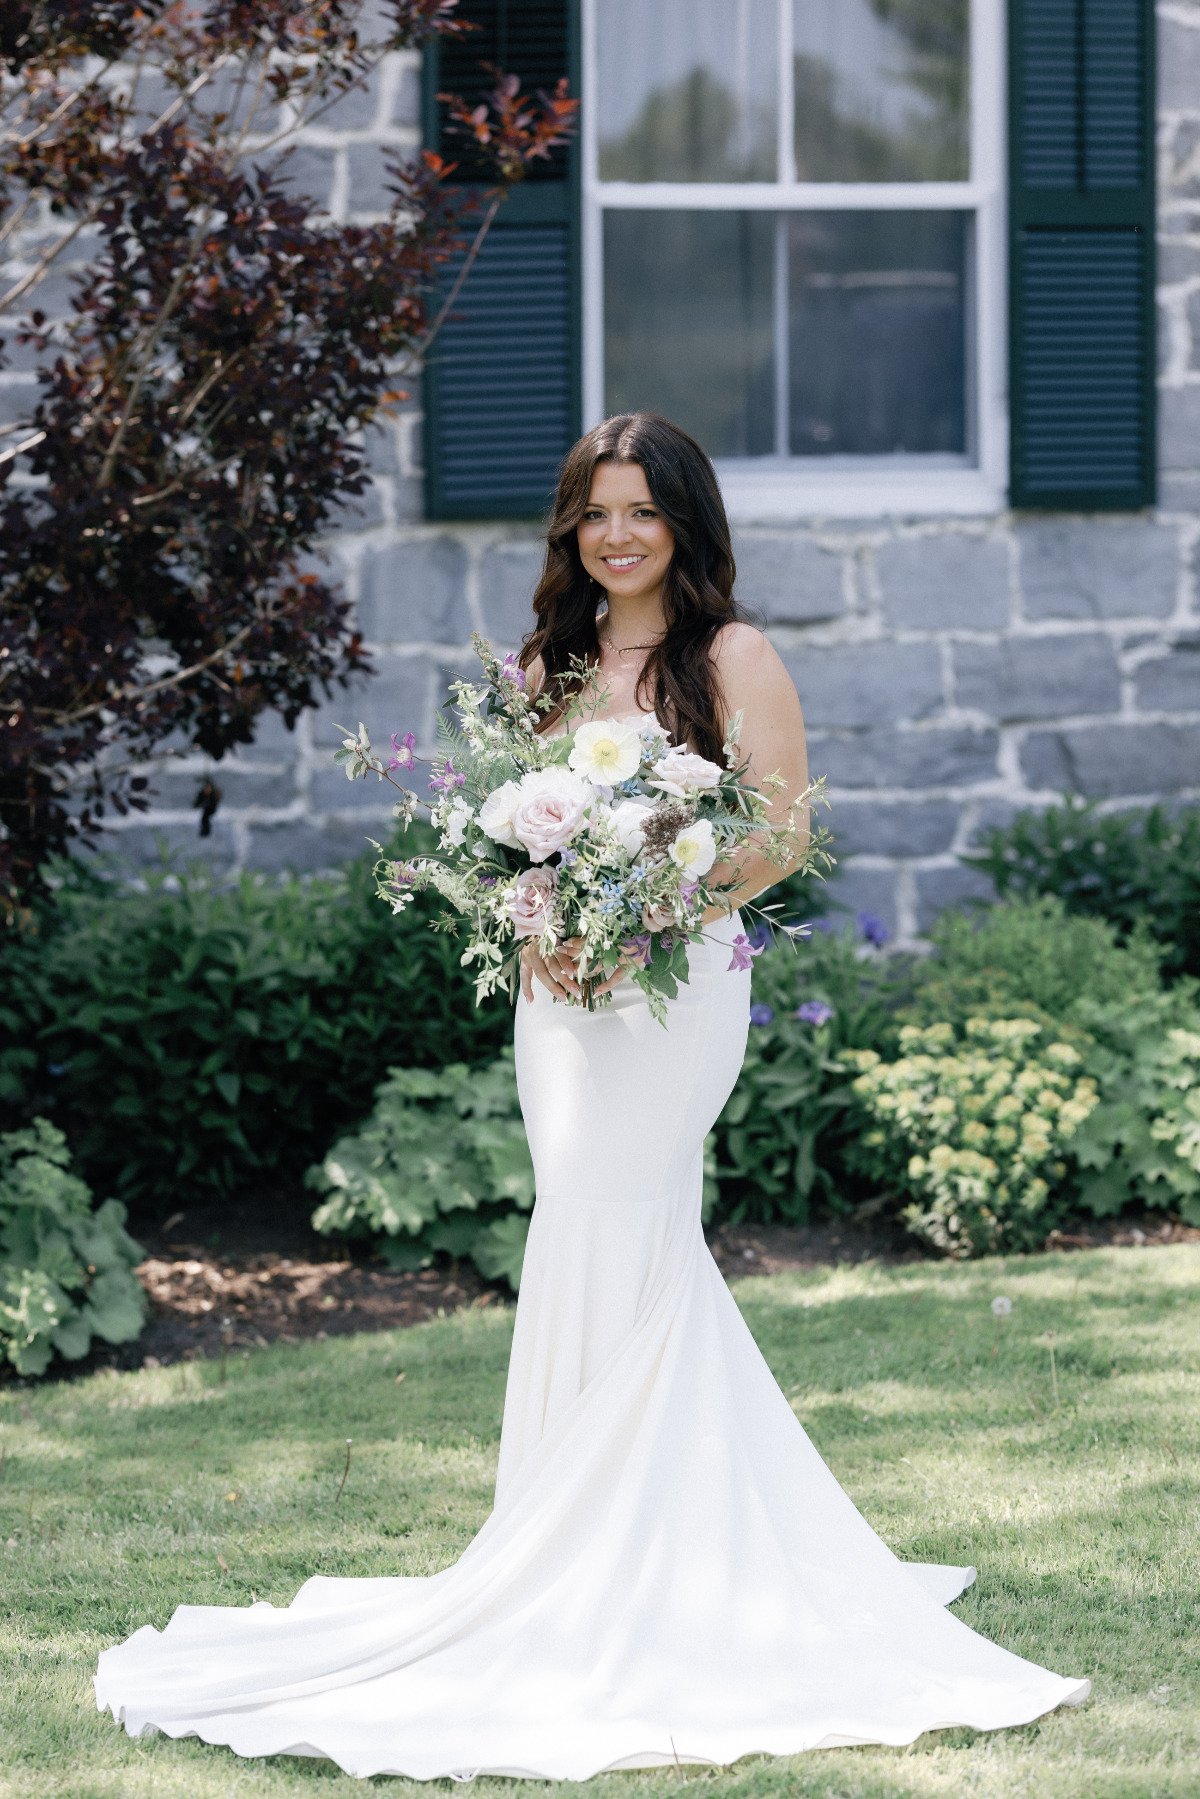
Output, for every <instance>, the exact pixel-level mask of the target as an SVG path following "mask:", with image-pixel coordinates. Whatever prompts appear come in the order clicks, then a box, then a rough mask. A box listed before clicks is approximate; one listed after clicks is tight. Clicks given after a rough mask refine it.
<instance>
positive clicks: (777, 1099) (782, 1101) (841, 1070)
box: [714, 919, 907, 1224]
mask: <svg viewBox="0 0 1200 1799" xmlns="http://www.w3.org/2000/svg"><path fill="white" fill-rule="evenodd" d="M864 928H865V929H868V930H869V931H870V933H871V935H872V937H873V938H874V939H876V940H877V939H878V938H879V935H880V932H879V929H878V926H877V921H875V920H873V919H872V920H867V921H866V923H865V926H864V922H863V921H862V920H860V929H864ZM752 980H753V988H752V1008H751V1013H750V1018H751V1031H750V1040H749V1043H748V1045H747V1049H746V1060H745V1062H744V1064H743V1067H742V1072H741V1076H740V1078H739V1080H738V1083H737V1086H736V1087H735V1088H734V1090H733V1093H732V1094H731V1095H730V1097H729V1099H728V1100H727V1102H726V1104H725V1108H724V1110H723V1111H722V1113H721V1116H720V1118H719V1119H718V1120H717V1123H716V1126H715V1131H714V1136H715V1148H716V1179H717V1181H718V1183H719V1195H720V1196H719V1200H718V1203H717V1212H718V1215H719V1216H720V1217H721V1218H722V1219H725V1220H727V1221H728V1222H730V1223H741V1222H743V1221H744V1220H747V1219H752V1220H754V1221H756V1222H763V1223H765V1222H772V1221H777V1222H780V1223H785V1224H803V1223H805V1222H807V1220H808V1218H809V1217H810V1215H811V1211H812V1208H813V1206H814V1205H815V1204H817V1203H824V1204H826V1205H829V1206H832V1207H834V1208H844V1207H845V1205H846V1197H847V1187H848V1186H849V1184H850V1176H849V1172H848V1167H847V1162H846V1150H847V1147H848V1143H849V1139H850V1135H851V1132H852V1130H853V1128H854V1121H855V1113H856V1108H855V1107H854V1105H853V1102H852V1097H851V1093H850V1084H849V1080H848V1078H847V1072H846V1067H845V1065H844V1062H843V1060H842V1056H843V1052H844V1051H846V1050H847V1049H851V1048H861V1047H874V1048H879V1047H882V1046H883V1045H885V1044H886V1043H888V1042H889V1041H891V1040H894V1037H895V1031H896V1025H895V1023H894V1021H893V1018H892V1010H893V1008H894V1005H895V1003H896V997H897V995H898V994H900V993H903V992H906V991H907V988H906V987H905V986H904V984H903V974H902V970H901V969H900V968H899V967H897V966H894V965H892V964H890V963H888V962H886V961H885V960H884V959H883V958H882V957H880V956H878V955H876V954H873V953H872V952H871V951H870V950H869V949H867V948H865V947H864V946H862V945H861V944H859V943H856V942H855V941H854V940H853V939H852V938H850V937H849V936H843V935H833V934H827V933H825V932H822V931H817V932H816V933H814V935H813V936H812V937H811V938H810V939H808V940H806V941H805V940H801V941H800V943H799V944H798V946H793V945H790V944H788V943H786V942H783V943H780V944H778V945H776V946H775V947H773V948H771V949H766V950H764V952H763V953H762V954H761V955H759V956H758V957H757V958H756V959H755V962H754V966H753V977H752Z"/></svg>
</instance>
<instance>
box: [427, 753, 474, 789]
mask: <svg viewBox="0 0 1200 1799" xmlns="http://www.w3.org/2000/svg"><path fill="white" fill-rule="evenodd" d="M466 779H467V777H466V775H460V774H459V772H458V770H457V769H456V768H455V766H454V764H453V762H452V761H451V760H450V758H449V756H447V757H446V766H445V768H444V769H443V770H442V772H441V774H440V775H430V777H429V785H430V786H431V787H436V788H440V789H441V791H442V792H443V793H449V792H450V791H451V790H452V789H453V788H455V787H463V786H465V785H466Z"/></svg>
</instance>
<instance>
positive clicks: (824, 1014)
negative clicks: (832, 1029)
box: [796, 999, 833, 1024]
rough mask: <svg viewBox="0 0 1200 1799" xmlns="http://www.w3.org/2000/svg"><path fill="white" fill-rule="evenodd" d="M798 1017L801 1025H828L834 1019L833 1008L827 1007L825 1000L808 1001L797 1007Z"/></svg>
mask: <svg viewBox="0 0 1200 1799" xmlns="http://www.w3.org/2000/svg"><path fill="white" fill-rule="evenodd" d="M796 1017H797V1018H798V1019H799V1020H800V1022H801V1024H828V1023H829V1020H830V1019H831V1018H832V1017H833V1007H832V1006H827V1005H826V1004H825V1001H824V1000H823V999H806V1000H805V1002H804V1004H803V1005H802V1006H797V1007H796Z"/></svg>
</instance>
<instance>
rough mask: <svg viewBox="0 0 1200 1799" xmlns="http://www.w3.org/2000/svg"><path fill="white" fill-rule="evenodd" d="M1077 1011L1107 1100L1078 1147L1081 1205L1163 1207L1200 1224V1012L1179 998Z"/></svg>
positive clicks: (1099, 1211)
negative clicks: (1089, 1038)
mask: <svg viewBox="0 0 1200 1799" xmlns="http://www.w3.org/2000/svg"><path fill="white" fill-rule="evenodd" d="M1075 1012H1076V1016H1077V1017H1079V1018H1080V1020H1081V1022H1085V1023H1086V1024H1087V1025H1088V1027H1089V1029H1090V1030H1091V1032H1092V1034H1093V1037H1094V1040H1095V1041H1094V1043H1093V1047H1092V1050H1091V1053H1090V1055H1089V1058H1088V1067H1089V1072H1091V1073H1092V1074H1094V1075H1095V1077H1096V1078H1097V1080H1098V1082H1099V1086H1100V1094H1101V1101H1100V1104H1099V1105H1098V1106H1097V1107H1096V1108H1095V1110H1094V1111H1093V1112H1092V1113H1091V1115H1090V1117H1088V1118H1087V1119H1086V1120H1085V1122H1084V1123H1083V1124H1082V1125H1081V1127H1080V1129H1079V1132H1078V1134H1077V1136H1076V1138H1075V1140H1074V1142H1073V1143H1072V1145H1071V1148H1072V1153H1073V1155H1074V1156H1075V1158H1076V1160H1077V1161H1078V1163H1079V1166H1080V1169H1081V1170H1082V1175H1081V1185H1080V1201H1081V1203H1082V1204H1083V1205H1084V1206H1085V1207H1086V1208H1087V1209H1088V1211H1090V1212H1093V1213H1095V1214H1096V1215H1097V1216H1100V1217H1104V1216H1106V1215H1108V1214H1110V1213H1113V1212H1119V1211H1121V1210H1122V1209H1123V1208H1124V1207H1125V1206H1126V1205H1128V1204H1130V1203H1132V1202H1134V1201H1136V1202H1138V1203H1140V1204H1142V1205H1146V1206H1166V1207H1169V1208H1171V1209H1172V1210H1175V1211H1178V1212H1179V1213H1180V1214H1181V1215H1182V1217H1183V1218H1184V1219H1185V1220H1186V1221H1187V1222H1188V1223H1189V1224H1200V1009H1197V1008H1196V1007H1195V1006H1190V1005H1186V1004H1180V1003H1179V1000H1178V998H1177V995H1176V993H1172V994H1161V995H1153V996H1150V997H1149V998H1143V999H1140V1000H1137V1001H1135V1002H1133V1003H1131V1004H1130V1005H1127V1006H1111V1005H1110V1006H1103V1005H1097V1004H1095V1003H1093V1002H1090V1001H1087V1000H1084V1001H1081V1002H1080V1003H1079V1005H1078V1006H1077V1007H1076V1008H1075Z"/></svg>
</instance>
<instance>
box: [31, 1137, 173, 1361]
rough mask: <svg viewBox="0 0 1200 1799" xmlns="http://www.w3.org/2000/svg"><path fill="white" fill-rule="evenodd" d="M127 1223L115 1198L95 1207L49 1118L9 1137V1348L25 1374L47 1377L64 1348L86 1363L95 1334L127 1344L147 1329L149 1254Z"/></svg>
mask: <svg viewBox="0 0 1200 1799" xmlns="http://www.w3.org/2000/svg"><path fill="white" fill-rule="evenodd" d="M124 1224H125V1208H124V1206H122V1205H121V1204H120V1202H119V1201H117V1200H115V1199H106V1200H105V1202H104V1204H103V1205H102V1206H100V1207H99V1208H98V1209H97V1210H96V1211H94V1212H93V1210H92V1199H91V1194H90V1193H89V1191H88V1189H87V1187H86V1186H85V1185H84V1183H83V1182H82V1181H81V1180H79V1179H78V1177H77V1176H76V1175H73V1174H72V1173H71V1172H70V1157H69V1155H68V1153H67V1147H66V1141H65V1139H64V1137H63V1134H62V1132H61V1131H58V1130H56V1129H55V1128H54V1126H53V1125H52V1124H50V1123H49V1122H48V1121H47V1120H46V1119H44V1118H36V1119H35V1120H34V1121H33V1125H32V1127H31V1128H30V1129H29V1130H22V1131H10V1132H9V1133H8V1134H7V1135H6V1136H3V1137H0V1351H2V1352H3V1354H4V1355H5V1356H6V1357H7V1359H8V1360H9V1361H10V1362H11V1363H12V1365H13V1367H14V1368H16V1370H17V1372H18V1373H19V1374H44V1373H45V1371H46V1368H47V1366H48V1365H49V1362H50V1358H51V1356H52V1355H53V1354H54V1352H55V1351H56V1350H57V1352H58V1354H59V1355H61V1356H65V1357H67V1359H68V1360H71V1361H75V1360H77V1359H78V1358H79V1357H80V1356H82V1355H86V1354H87V1351H88V1349H89V1347H90V1345H91V1341H92V1338H93V1336H98V1337H103V1338H104V1340H105V1342H106V1343H128V1342H129V1341H130V1339H131V1338H133V1337H136V1336H137V1335H138V1333H139V1332H140V1331H141V1328H142V1326H143V1324H144V1323H145V1321H146V1313H147V1304H146V1295H145V1293H144V1292H143V1290H142V1287H141V1285H140V1284H139V1282H138V1280H137V1278H136V1276H135V1275H134V1274H133V1272H132V1270H133V1267H134V1264H135V1263H137V1262H140V1261H141V1259H142V1250H141V1248H140V1246H139V1245H138V1244H136V1243H135V1242H134V1241H133V1239H132V1237H130V1236H128V1235H127V1234H126V1232H125V1229H124Z"/></svg>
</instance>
